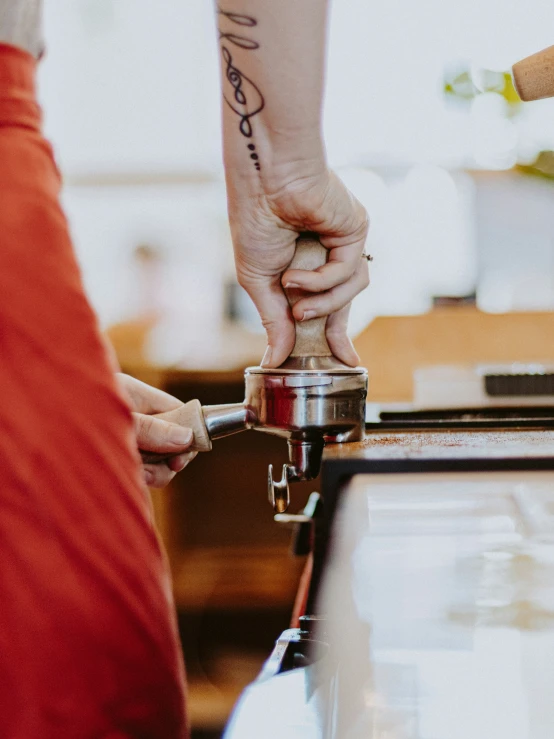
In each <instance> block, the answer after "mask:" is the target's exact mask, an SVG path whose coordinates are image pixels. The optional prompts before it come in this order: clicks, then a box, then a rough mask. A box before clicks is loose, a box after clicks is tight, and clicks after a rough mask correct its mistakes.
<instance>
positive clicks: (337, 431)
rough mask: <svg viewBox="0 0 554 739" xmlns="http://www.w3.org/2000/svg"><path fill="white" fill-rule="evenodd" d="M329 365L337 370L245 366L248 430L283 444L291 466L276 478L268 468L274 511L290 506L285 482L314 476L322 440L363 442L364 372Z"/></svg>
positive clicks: (286, 467)
mask: <svg viewBox="0 0 554 739" xmlns="http://www.w3.org/2000/svg"><path fill="white" fill-rule="evenodd" d="M314 359H319V360H321V359H322V358H314ZM323 359H325V360H334V358H332V357H331V358H329V357H324V358H323ZM288 361H289V362H290V363H292V362H296V360H292V359H291V360H288ZM334 363H335V368H336V371H325V370H321V369H320V370H317V371H316V370H310V371H303V372H298V371H296V372H295V371H293V370H292V369H290V368H289V369H287V368H285V369H281V368H279V369H277V370H265V369H263V368H262V367H249V368H248V369H247V370H246V372H245V384H246V400H245V405H246V408H247V409H248V414H249V418H251V419H255V420H253V422H252V426H251V427H252V428H254V429H255V430H257V431H262V432H263V433H266V434H273V435H275V436H281V437H283V438H286V439H287V440H288V445H289V461H290V463H289V464H288V465H284V466H283V470H282V474H281V479H280V480H275V479H274V477H273V467H272V466H271V465H270V467H269V471H268V496H269V500H270V502H271V503H272V504H273V507H274V509H275V511H277V512H278V513H283V512H284V511H285V510H286V509H287V507H288V505H289V501H290V492H289V483H290V482H295V481H299V480H312V479H313V478H315V477H317V475H318V474H319V469H320V464H321V454H322V452H323V446H324V444H325V443H326V442H345V441H356V440H360V439H362V438H363V433H364V416H365V399H366V395H367V372H366V371H365V370H364V369H362V368H361V367H356V368H352V367H350V368H347V370H346V371H344V370H343V369H342V367H341V366H340V363H338V362H337V360H334ZM285 364H286V363H285ZM337 365H339V367H338V369H337Z"/></svg>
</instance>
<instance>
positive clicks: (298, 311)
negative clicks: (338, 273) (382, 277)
mask: <svg viewBox="0 0 554 739" xmlns="http://www.w3.org/2000/svg"><path fill="white" fill-rule="evenodd" d="M368 285H369V270H368V267H367V262H366V261H365V260H361V259H360V265H359V267H358V270H357V271H356V273H355V274H354V275H353V276H352V277H351V278H350V279H349V280H348V281H347V282H344V283H343V284H342V285H338V286H337V287H334V288H333V289H332V290H328V291H327V292H323V293H316V294H314V295H310V296H308V297H306V298H302V299H301V300H299V301H298V303H296V305H295V306H294V308H293V314H294V317H295V319H296V320H297V321H307V320H309V319H311V318H316V317H318V316H327V315H330V314H331V313H336V312H337V311H339V310H341V308H344V306H345V305H348V304H349V303H350V302H351V301H352V299H353V298H355V297H356V295H358V293H360V292H361V291H362V290H364V289H365V288H366V287H367V286H368Z"/></svg>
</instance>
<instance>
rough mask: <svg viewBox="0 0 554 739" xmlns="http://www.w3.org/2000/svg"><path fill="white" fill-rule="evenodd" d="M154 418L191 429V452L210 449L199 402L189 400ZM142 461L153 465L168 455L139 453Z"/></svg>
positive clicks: (210, 445) (210, 442) (210, 444)
mask: <svg viewBox="0 0 554 739" xmlns="http://www.w3.org/2000/svg"><path fill="white" fill-rule="evenodd" d="M156 418H161V419H162V420H163V421H169V422H170V423H177V424H179V426H185V427H186V428H189V429H192V433H193V442H192V445H191V447H190V449H189V451H191V452H209V451H211V449H212V441H211V439H210V437H209V435H208V429H207V428H206V423H205V421H204V414H203V413H202V406H201V405H200V401H199V400H189V402H188V403H185V404H184V405H182V406H180V407H179V408H176V409H175V410H174V411H167V412H166V413H157V414H156ZM141 456H142V461H143V462H145V463H146V464H155V463H157V462H163V461H164V460H165V459H168V458H169V457H170V456H173V455H168V454H156V453H155V452H141Z"/></svg>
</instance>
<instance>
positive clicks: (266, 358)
mask: <svg viewBox="0 0 554 739" xmlns="http://www.w3.org/2000/svg"><path fill="white" fill-rule="evenodd" d="M272 354H273V349H272V348H271V347H270V346H268V347H267V349H266V350H265V354H264V356H263V358H262V361H261V362H260V366H261V367H267V365H268V364H270V363H271V355H272Z"/></svg>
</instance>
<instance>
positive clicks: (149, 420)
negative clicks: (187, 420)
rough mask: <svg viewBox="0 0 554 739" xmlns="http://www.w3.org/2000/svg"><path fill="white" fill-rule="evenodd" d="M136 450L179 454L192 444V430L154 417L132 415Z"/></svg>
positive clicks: (139, 414)
mask: <svg viewBox="0 0 554 739" xmlns="http://www.w3.org/2000/svg"><path fill="white" fill-rule="evenodd" d="M133 421H134V424H135V434H136V437H137V445H138V448H139V449H141V450H142V451H145V452H158V453H162V454H180V453H181V452H184V451H186V450H187V449H188V448H189V447H190V445H191V444H192V430H191V429H189V428H186V427H184V426H179V425H178V424H176V423H170V422H169V421H164V420H163V419H161V418H156V417H155V416H147V415H145V414H143V413H133Z"/></svg>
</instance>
